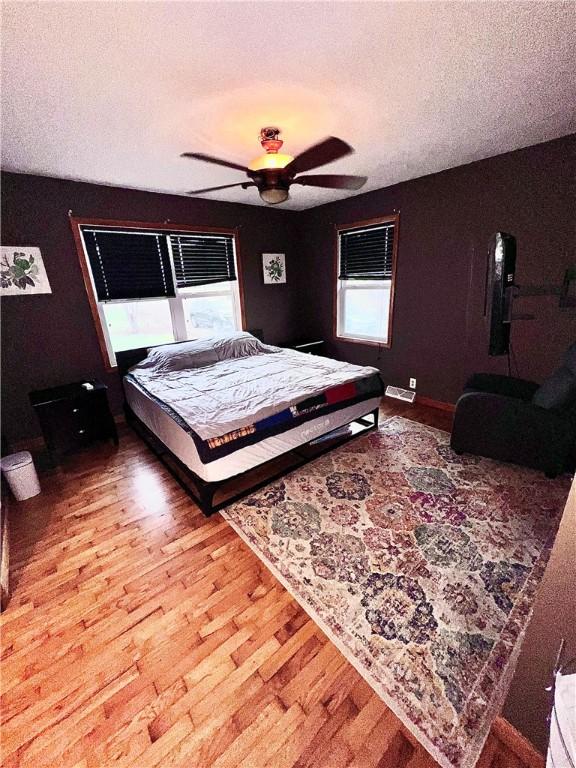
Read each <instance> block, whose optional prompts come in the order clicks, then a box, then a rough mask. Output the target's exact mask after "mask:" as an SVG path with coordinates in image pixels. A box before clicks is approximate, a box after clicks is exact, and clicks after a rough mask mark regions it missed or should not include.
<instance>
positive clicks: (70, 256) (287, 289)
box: [1, 173, 298, 442]
mask: <svg viewBox="0 0 576 768" xmlns="http://www.w3.org/2000/svg"><path fill="white" fill-rule="evenodd" d="M1 180H2V243H3V244H4V245H30V246H38V247H39V248H40V250H41V252H42V257H43V259H44V262H45V264H46V270H47V273H48V277H49V279H50V284H51V287H52V293H51V294H47V295H36V296H7V297H4V298H3V300H2V373H3V380H2V421H3V434H5V435H6V437H7V438H8V439H9V440H10V441H11V442H14V441H18V440H22V439H25V438H29V437H33V436H35V435H37V434H39V425H38V423H37V421H36V418H35V415H34V413H33V411H32V409H31V407H30V405H29V403H28V392H29V391H31V390H33V389H38V388H42V387H48V386H53V385H56V384H61V383H64V382H67V381H74V380H80V379H83V378H88V377H94V376H96V377H98V378H100V379H101V380H103V381H105V382H106V383H107V384H108V385H109V387H110V399H111V402H112V407H113V410H114V411H115V412H116V413H119V412H120V410H121V389H120V384H119V380H118V377H117V376H115V375H114V374H106V373H105V370H104V365H103V361H102V357H101V354H100V348H99V346H98V341H97V338H96V332H95V330H94V324H93V321H92V315H91V313H90V308H89V305H88V300H87V297H86V291H85V289H84V283H83V280H82V275H81V272H80V266H79V263H78V256H77V254H76V248H75V245H74V240H73V237H72V231H71V229H70V224H69V221H68V211H69V210H72V211H73V212H74V214H75V215H77V216H86V217H91V218H104V219H126V220H134V221H164V220H166V219H170V221H172V222H174V223H175V224H195V225H196V224H198V225H204V226H221V227H240V250H241V260H242V271H243V279H244V294H245V313H246V324H247V327H248V328H262V329H263V330H264V336H265V340H266V341H269V342H271V343H274V342H282V341H285V340H287V339H288V338H289V337H291V336H293V335H295V334H297V333H298V325H297V319H298V318H297V313H296V286H295V283H291V282H290V274H291V273H292V275H294V274H295V273H296V264H295V263H294V260H295V259H296V258H297V256H298V251H297V249H296V245H295V239H294V238H295V234H296V228H295V227H294V226H293V220H294V218H295V216H296V215H297V214H295V213H292V212H288V211H281V210H270V209H266V208H263V207H260V206H254V205H237V204H232V203H221V202H214V201H209V200H192V199H188V198H186V197H181V196H174V195H162V194H154V193H149V192H139V191H136V190H131V189H120V188H116V187H106V186H99V185H94V184H84V183H78V182H73V181H66V180H61V179H53V178H46V177H40V176H28V175H23V174H13V173H3V174H2V177H1ZM266 251H272V252H274V251H281V252H285V253H286V260H287V265H286V271H287V275H288V281H289V282H288V283H287V284H286V285H278V286H265V285H264V284H263V279H262V266H261V254H262V252H266Z"/></svg>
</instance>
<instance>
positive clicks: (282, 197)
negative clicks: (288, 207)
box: [259, 187, 290, 205]
mask: <svg viewBox="0 0 576 768" xmlns="http://www.w3.org/2000/svg"><path fill="white" fill-rule="evenodd" d="M259 191H260V197H261V198H262V200H264V202H265V203H268V205H277V204H278V203H283V202H285V201H286V200H288V198H289V197H290V194H289V192H288V190H287V189H282V187H273V188H272V189H261V190H259Z"/></svg>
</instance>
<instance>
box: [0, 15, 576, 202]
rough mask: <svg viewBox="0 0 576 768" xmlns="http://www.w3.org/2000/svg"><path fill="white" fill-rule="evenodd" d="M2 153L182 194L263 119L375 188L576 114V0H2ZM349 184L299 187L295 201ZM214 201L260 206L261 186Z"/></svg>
mask: <svg viewBox="0 0 576 768" xmlns="http://www.w3.org/2000/svg"><path fill="white" fill-rule="evenodd" d="M3 17H4V18H3V67H2V72H3V74H2V85H3V88H2V108H3V121H2V122H3V130H2V134H3V137H2V138H3V146H2V166H3V168H5V169H7V170H13V171H21V172H25V173H38V174H46V175H50V176H60V177H65V178H73V179H80V180H84V181H92V182H98V183H103V184H113V185H117V186H123V187H134V188H138V189H147V190H155V191H160V192H170V193H177V194H183V193H185V191H186V190H189V189H194V188H199V187H204V186H210V185H216V184H226V183H228V182H230V183H232V182H236V181H242V180H243V177H242V175H241V174H240V173H238V172H237V171H234V170H230V169H226V168H221V167H217V166H214V165H206V164H203V163H200V162H198V161H194V160H186V159H182V158H180V157H179V155H180V153H181V152H183V151H194V152H205V153H210V154H216V155H219V156H221V157H224V158H228V159H230V160H233V161H236V162H240V163H242V164H245V163H248V162H249V161H250V160H251V159H253V158H254V157H256V156H257V155H258V154H261V149H260V146H259V144H258V141H257V136H258V133H259V129H260V128H261V127H262V126H264V125H277V126H279V127H280V128H281V129H282V131H283V134H282V137H283V138H284V140H285V145H284V150H285V151H287V152H289V153H290V154H293V155H295V154H297V153H298V152H300V151H302V150H303V149H305V148H306V147H307V146H309V145H311V144H313V143H315V142H316V141H318V140H319V139H321V138H323V137H324V136H327V135H335V136H339V137H340V138H342V139H344V140H346V141H348V142H349V143H350V144H352V145H353V146H354V147H355V149H356V153H355V154H354V155H352V156H351V157H350V158H346V159H344V160H341V161H338V162H336V163H332V164H331V165H328V166H325V167H324V168H323V169H322V172H338V173H358V174H365V175H367V176H369V181H368V184H367V185H366V187H365V188H364V189H363V190H362V191H363V192H364V191H368V190H370V189H377V188H379V187H384V186H388V185H390V184H394V183H396V182H399V181H402V180H405V179H410V178H415V177H417V176H422V175H425V174H428V173H432V172H435V171H439V170H442V169H445V168H450V167H453V166H457V165H461V164H463V163H468V162H471V161H473V160H478V159H481V158H484V157H489V156H492V155H497V154H499V153H501V152H506V151H509V150H512V149H517V148H519V147H523V146H528V145H530V144H536V143H538V142H542V141H546V140H548V139H552V138H556V137H558V136H562V135H565V134H568V133H572V132H574V131H575V130H576V118H575V114H576V76H575V73H576V31H575V30H576V3H574V2H566V3H564V2H551V3H548V2H472V1H470V2H448V3H443V2H442V3H437V2H377V3H374V2H359V3H352V2H328V3H321V2H305V3H295V2H250V3H244V2H210V3H196V2H121V1H118V2H64V3H55V2H39V3H37V2H34V3H28V2H4V3H3ZM348 194H357V193H343V192H337V191H330V190H314V189H311V188H298V187H294V188H293V191H292V198H291V200H289V201H288V202H287V203H285V204H284V205H283V206H282V207H283V208H292V209H295V210H297V209H303V208H308V207H311V206H314V205H318V204H321V203H324V202H329V201H331V200H335V199H338V198H341V197H344V196H346V195H348ZM207 197H210V198H211V199H218V200H231V201H237V202H244V203H253V204H260V200H259V198H258V195H257V192H256V191H255V190H252V189H251V190H242V189H233V190H224V191H222V192H219V193H213V194H211V195H207Z"/></svg>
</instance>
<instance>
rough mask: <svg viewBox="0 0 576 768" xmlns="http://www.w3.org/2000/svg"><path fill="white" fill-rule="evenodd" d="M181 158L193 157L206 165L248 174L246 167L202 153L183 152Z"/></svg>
mask: <svg viewBox="0 0 576 768" xmlns="http://www.w3.org/2000/svg"><path fill="white" fill-rule="evenodd" d="M180 157H191V158H193V159H194V160H202V161H203V162H205V163H214V165H224V166H225V167H226V168H235V169H236V170H237V171H243V172H244V173H246V167H245V166H244V165H238V163H231V162H230V161H229V160H222V159H221V158H219V157H212V155H203V154H202V153H201V152H182V154H181V155H180Z"/></svg>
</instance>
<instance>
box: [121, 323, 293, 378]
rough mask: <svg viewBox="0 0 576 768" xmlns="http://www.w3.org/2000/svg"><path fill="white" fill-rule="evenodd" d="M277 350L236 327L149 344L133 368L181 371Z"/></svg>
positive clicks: (277, 350)
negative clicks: (222, 332) (231, 330)
mask: <svg viewBox="0 0 576 768" xmlns="http://www.w3.org/2000/svg"><path fill="white" fill-rule="evenodd" d="M279 351H280V350H279V349H278V348H277V347H269V346H268V345H266V344H263V343H262V342H261V341H259V340H258V339H257V338H256V337H255V336H252V334H250V333H246V332H245V331H240V332H238V333H229V334H226V335H221V336H211V337H209V338H205V339H194V340H192V341H182V342H177V343H176V344H164V345H162V346H161V347H150V349H149V350H148V355H147V357H146V359H145V360H143V361H142V362H141V363H138V365H137V366H135V368H134V369H133V370H136V369H139V368H152V369H154V370H157V371H181V370H183V369H185V368H203V367H204V366H206V365H213V364H214V363H218V362H220V361H221V360H230V359H233V358H238V357H247V356H250V355H260V354H264V353H268V352H279Z"/></svg>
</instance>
